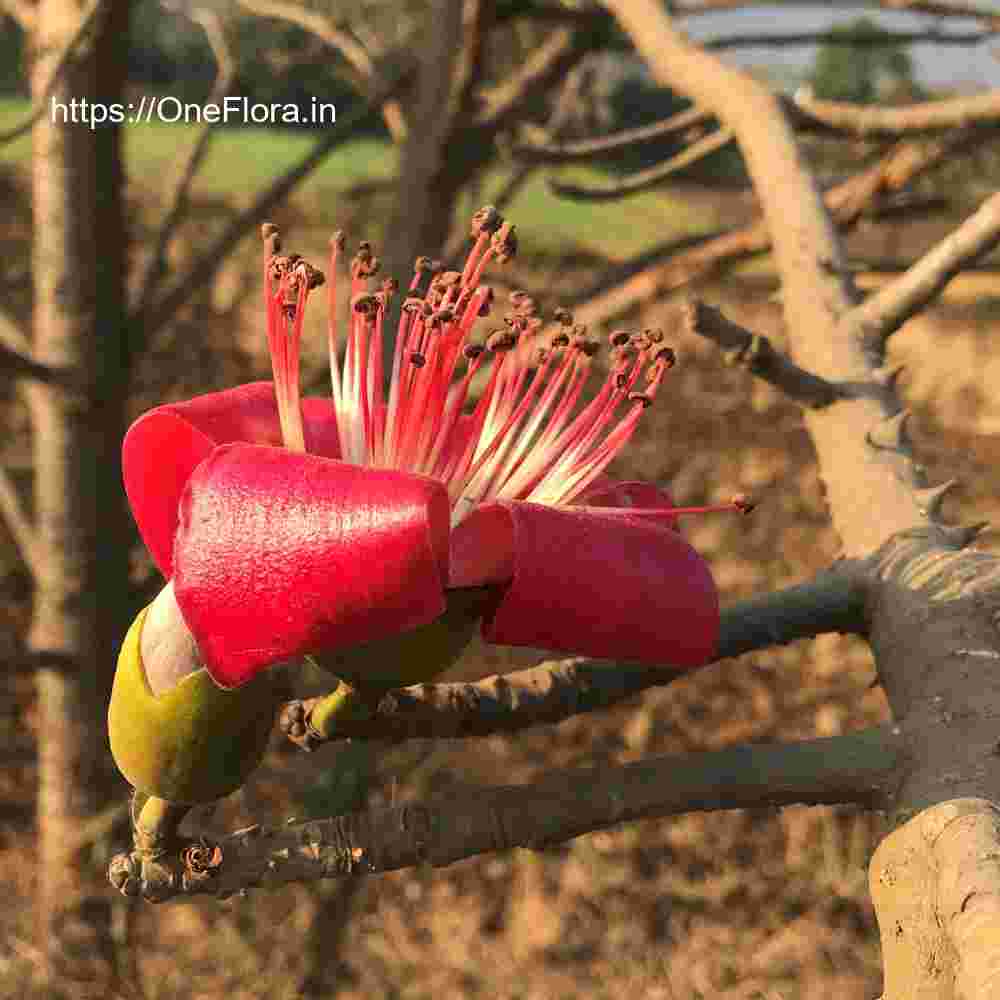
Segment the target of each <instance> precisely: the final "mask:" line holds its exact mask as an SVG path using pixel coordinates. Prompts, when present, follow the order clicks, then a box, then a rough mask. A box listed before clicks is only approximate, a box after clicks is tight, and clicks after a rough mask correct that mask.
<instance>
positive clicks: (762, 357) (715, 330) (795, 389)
mask: <svg viewBox="0 0 1000 1000" xmlns="http://www.w3.org/2000/svg"><path fill="white" fill-rule="evenodd" d="M683 316H684V326H685V327H686V329H687V330H688V331H689V332H690V333H695V334H697V335H698V336H699V337H705V338H706V339H708V340H711V341H713V342H714V343H716V344H718V345H719V346H720V347H721V348H722V349H723V350H725V351H727V352H731V353H732V354H733V355H735V357H736V359H737V360H738V361H740V362H741V363H743V364H745V365H746V366H747V368H748V369H749V370H750V371H751V372H752V373H753V374H754V375H757V376H758V377H759V378H762V379H764V381H765V382H770V383H771V385H773V386H775V387H776V388H778V389H780V390H781V391H782V392H783V393H785V395H786V396H788V397H790V398H791V399H794V400H795V401H796V402H798V403H801V404H802V405H803V406H810V407H813V408H822V407H824V406H829V405H830V404H831V403H833V402H836V400H838V399H840V398H842V396H843V394H842V392H841V390H839V389H838V387H837V386H836V385H834V384H833V383H832V382H828V381H827V380H826V379H825V378H820V377H819V376H818V375H814V374H813V373H812V372H808V371H806V370H805V369H803V368H800V367H799V366H798V365H796V364H795V363H794V362H793V361H792V360H791V359H790V358H788V357H787V356H786V355H784V354H783V353H782V352H781V351H778V350H777V349H776V348H775V347H774V345H773V344H772V343H771V342H770V340H768V339H767V337H764V336H761V335H760V334H756V333H751V332H750V331H749V330H746V329H744V328H743V327H742V326H740V325H739V324H738V323H734V322H733V321H732V320H730V319H727V318H726V317H725V316H723V314H722V313H721V312H720V311H719V310H718V309H714V308H713V307H712V306H710V305H708V304H707V303H705V302H702V301H701V300H699V299H693V300H690V301H688V302H687V303H686V304H685V306H684V310H683Z"/></svg>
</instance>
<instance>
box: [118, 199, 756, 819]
mask: <svg viewBox="0 0 1000 1000" xmlns="http://www.w3.org/2000/svg"><path fill="white" fill-rule="evenodd" d="M472 236H473V239H474V244H473V247H472V249H471V251H470V253H469V255H468V259H467V260H466V262H465V266H464V268H463V270H462V271H461V272H459V271H447V270H444V271H443V270H441V269H440V267H439V266H438V265H436V264H434V263H433V262H431V261H429V260H428V259H426V258H421V259H420V260H418V261H417V264H416V267H415V271H414V274H413V277H412V280H411V281H410V283H409V287H408V289H407V291H406V294H405V296H404V299H403V302H402V307H401V311H400V319H399V322H398V327H397V328H396V330H395V336H394V337H392V338H387V336H386V333H387V323H388V321H387V317H388V316H389V314H390V312H391V311H392V308H391V307H392V297H393V295H394V294H395V292H396V286H395V284H394V283H393V282H392V281H391V280H386V281H384V282H382V283H381V285H380V286H379V287H378V288H377V289H375V290H373V289H372V288H371V287H370V283H371V281H372V279H373V278H374V277H375V275H376V273H377V271H378V260H377V258H376V257H375V255H374V253H373V250H372V248H371V246H370V245H369V244H367V243H362V244H361V247H360V249H359V251H358V252H357V254H356V255H355V256H354V257H353V259H352V260H351V261H350V264H349V268H348V270H349V275H347V276H345V277H343V278H342V277H341V276H340V274H339V272H340V271H341V269H342V266H343V257H344V239H343V237H342V235H340V234H337V235H335V236H334V238H333V239H332V240H331V253H330V262H329V278H328V279H327V280H324V276H323V274H322V273H321V272H319V271H318V270H317V269H315V268H313V267H312V266H310V265H309V264H308V263H306V262H305V261H304V260H303V259H302V258H300V257H298V256H297V255H284V254H282V253H281V247H280V242H279V238H278V234H277V231H276V229H275V228H274V227H273V226H269V225H268V226H265V227H264V239H265V264H264V300H265V308H266V312H267V332H268V343H269V347H270V353H271V360H272V366H273V373H274V381H273V383H272V382H257V383H252V384H248V385H243V386H239V387H237V388H234V389H231V390H227V391H223V392H217V393H211V394H208V395H203V396H198V397H195V398H194V399H190V400H187V401H185V402H181V403H172V404H167V405H163V406H159V407H157V408H155V409H153V410H151V411H150V412H148V413H146V414H144V415H143V416H142V417H140V418H139V419H138V420H137V421H136V422H135V424H134V425H133V426H132V427H131V429H130V430H129V432H128V434H127V436H126V439H125V443H124V450H123V463H124V475H125V485H126V489H127V492H128V496H129V501H130V503H131V506H132V510H133V512H134V514H135V517H136V520H137V522H138V524H139V528H140V531H141V533H142V536H143V538H144V540H145V542H146V544H147V546H148V547H149V549H150V552H151V553H152V555H153V558H154V559H155V560H156V562H157V565H158V566H159V567H160V569H161V570H162V571H163V573H164V575H165V576H166V577H167V578H168V580H169V585H168V587H167V589H166V590H165V591H164V595H163V597H162V600H160V601H158V602H156V603H154V605H153V609H152V614H151V615H150V617H149V619H148V620H149V622H150V623H152V622H159V623H160V624H159V625H158V626H155V627H154V626H153V625H150V626H149V628H150V630H151V632H152V635H151V636H143V634H142V633H143V631H144V624H143V621H144V619H143V617H142V616H141V617H140V620H139V621H137V623H136V626H134V627H133V633H132V634H131V635H130V641H129V642H127V643H126V648H127V649H128V650H131V653H130V659H129V661H128V672H127V673H128V676H129V677H131V682H130V683H131V687H132V688H134V689H136V690H139V691H141V692H144V693H145V695H146V697H147V701H148V705H147V708H148V709H149V710H150V711H152V709H153V708H155V705H156V704H157V702H159V701H162V700H163V699H164V698H170V697H176V696H177V691H176V688H178V687H179V686H180V684H184V683H187V684H192V685H193V684H195V683H197V684H198V685H200V687H199V692H200V693H199V697H200V698H202V699H203V700H207V701H210V702H212V704H213V705H215V704H217V703H222V704H227V705H228V704H230V702H228V701H226V698H227V697H228V698H232V697H234V696H238V695H239V694H240V692H241V691H243V690H244V689H246V690H247V691H248V692H249V691H251V690H255V689H256V687H258V686H260V685H261V681H260V678H261V676H262V675H266V674H267V673H268V668H270V667H272V666H274V665H275V664H279V663H285V662H288V661H295V660H299V659H301V658H303V657H305V656H311V657H313V658H315V659H316V660H318V661H319V662H320V663H321V664H322V665H323V666H325V667H327V668H328V669H330V670H331V671H332V672H334V673H335V674H337V675H338V676H339V677H341V678H343V679H345V680H346V681H347V682H349V684H350V685H353V686H354V687H355V688H356V689H358V690H360V691H362V692H367V693H368V694H369V695H371V696H377V695H379V694H381V693H382V692H384V691H385V690H386V689H387V688H390V687H395V686H400V685H403V684H411V683H416V682H419V681H425V680H428V679H430V678H432V677H433V676H434V675H435V674H437V673H438V672H440V671H441V670H443V669H445V668H446V667H447V666H449V665H450V664H451V663H452V662H453V661H454V660H455V658H456V657H457V656H458V655H459V654H460V652H461V650H462V649H463V648H464V647H465V645H466V644H467V642H468V640H469V639H470V638H471V636H472V634H473V631H474V628H475V627H476V625H479V626H480V627H481V631H482V635H483V637H484V638H485V639H486V640H487V641H489V642H494V643H502V644H507V645H515V646H533V647H542V648H546V649H550V650H555V651H560V652H567V653H580V654H585V655H590V656H596V657H608V658H616V659H619V660H631V661H640V662H645V663H651V664H664V665H668V668H670V667H672V668H675V669H682V668H690V667H694V666H698V665H700V664H702V663H705V662H706V661H707V660H709V659H711V658H712V655H713V653H714V651H715V646H716V641H717V635H718V628H719V607H718V598H717V594H716V589H715V585H714V583H713V580H712V576H711V573H710V571H709V568H708V566H707V565H706V563H705V561H704V560H703V559H702V558H701V556H699V555H698V553H697V552H695V550H694V549H693V548H692V547H691V546H690V545H689V544H688V543H687V542H686V541H685V540H684V539H683V538H682V537H681V535H680V534H679V532H678V531H677V519H678V516H679V515H681V514H684V513H690V512H693V511H694V510H701V511H707V510H739V509H747V507H748V505H747V503H746V502H745V501H743V500H741V499H739V498H738V499H737V500H735V501H733V502H732V503H729V504H721V505H718V506H715V507H706V508H687V509H681V508H676V507H674V506H673V504H672V501H671V498H670V495H669V493H668V492H667V491H666V490H664V489H662V488H659V487H657V486H653V485H650V484H645V483H639V482H614V481H612V480H610V479H609V478H608V477H607V476H606V475H605V469H606V468H607V466H608V465H609V464H610V463H611V462H612V461H613V460H614V458H615V457H616V456H617V455H618V454H619V453H620V452H621V451H622V449H623V448H624V447H625V445H626V444H627V443H628V441H629V439H630V437H631V436H632V434H633V432H634V431H635V428H636V427H637V425H638V424H639V422H640V420H641V419H642V416H643V413H644V411H645V410H646V409H647V408H648V407H649V406H650V405H651V404H652V402H653V400H654V399H655V397H656V395H657V392H658V391H659V389H660V387H661V384H662V382H663V380H664V378H665V377H666V376H667V373H668V371H669V370H670V368H671V367H672V366H673V364H674V353H673V351H672V350H671V349H670V348H669V347H667V346H665V345H664V343H663V336H662V333H660V332H659V331H650V330H647V331H644V332H642V333H637V334H628V333H625V332H623V331H617V332H615V333H613V334H612V335H611V337H610V345H609V350H610V356H609V363H608V371H607V374H606V376H605V377H604V379H603V382H602V383H601V385H600V387H599V389H598V390H597V392H596V394H593V395H591V396H590V397H589V398H587V397H585V395H584V391H585V385H586V383H587V381H588V375H589V374H590V371H591V368H592V366H593V363H594V358H595V355H596V354H597V352H598V349H599V345H598V344H597V343H596V342H595V341H593V340H592V339H590V338H589V337H588V336H587V333H586V331H585V330H584V329H583V328H582V327H579V326H576V325H574V323H573V319H572V316H571V315H570V314H569V313H568V312H567V311H565V310H557V311H556V313H555V315H554V317H553V319H552V321H551V322H549V323H546V322H545V321H544V320H543V319H542V317H541V316H540V315H539V312H538V309H537V307H536V304H535V302H534V301H533V300H532V299H531V298H530V297H528V296H527V295H524V294H523V293H516V292H515V293H513V294H512V295H511V308H510V313H509V315H507V316H506V317H504V320H503V324H502V325H500V326H498V327H495V328H494V329H492V330H490V331H489V332H487V333H485V335H484V336H479V335H478V330H479V328H480V327H481V326H482V325H484V324H483V318H484V317H487V316H489V315H490V313H491V311H492V309H493V293H492V290H491V289H490V288H489V287H488V286H486V285H484V284H483V283H482V277H483V272H484V269H485V268H486V267H487V266H488V265H489V264H490V263H492V262H497V263H502V262H503V261H505V260H507V259H508V258H509V257H511V256H512V255H513V253H514V251H515V236H514V230H513V227H512V226H510V225H509V224H507V223H504V222H503V220H502V219H501V218H500V216H499V215H498V213H497V212H496V211H495V210H494V209H492V208H486V209H483V210H481V211H480V212H478V213H477V214H476V216H475V218H474V221H473V227H472ZM324 284H325V285H326V289H327V293H328V296H329V303H328V339H329V357H330V374H331V380H332V396H331V397H330V398H329V399H320V398H300V389H299V343H300V338H301V335H302V329H303V321H304V317H305V311H306V304H307V300H308V299H309V297H310V295H311V294H312V293H313V292H315V291H316V290H317V289H318V288H320V287H321V286H322V285H324ZM345 286H346V287H345ZM342 312H343V313H346V323H343V322H342V316H341V313H342ZM158 605H159V606H160V607H159V609H158ZM144 615H145V613H144ZM174 631H176V632H177V633H178V634H180V635H181V636H182V637H181V638H166V639H164V638H163V637H162V635H163V633H167V634H168V635H172V634H173V632H174ZM157 648H159V649H160V650H162V651H165V652H162V653H161V654H157V653H156V652H155V650H156V649H157ZM178 650H181V651H182V652H181V653H178ZM123 657H124V653H123ZM153 659H155V660H156V661H157V662H151V660H153ZM119 673H122V666H121V665H120V666H119ZM192 678H196V679H195V680H193V679H192ZM209 679H210V680H209ZM213 681H214V685H215V686H216V690H217V691H218V694H216V695H212V696H211V697H210V694H211V692H210V691H209V687H208V686H206V685H210V684H211V682H213ZM116 686H117V681H116ZM267 697H268V696H267V695H263V696H261V698H262V699H263V702H266V701H267ZM213 698H214V699H216V700H215V701H213V700H212V699H213ZM112 709H114V704H113V705H112ZM213 710H214V709H213ZM205 711H206V712H207V711H208V710H207V709H206V710H205ZM262 711H263V710H262ZM123 712H124V710H123ZM123 712H119V715H122V714H123ZM125 714H127V713H125ZM195 714H197V713H195ZM203 714H204V713H203ZM222 714H223V715H225V713H222ZM263 714H264V715H266V712H263ZM209 724H210V723H206V725H209ZM235 724H236V723H233V725H235ZM137 725H138V724H137ZM192 725H193V723H192ZM128 728H129V727H128V725H127V721H126V724H125V725H124V729H126V730H127V729H128ZM135 728H137V726H134V727H133V729H135ZM189 728H190V727H189ZM258 728H259V727H258ZM255 731H256V730H255ZM130 739H131V740H133V741H135V740H138V738H137V737H135V734H134V733H133V734H132V735H131V736H126V735H122V736H120V738H119V740H118V743H119V747H120V749H116V757H117V758H119V764H120V766H122V770H123V771H124V772H125V774H126V776H128V777H130V780H133V783H138V784H140V786H141V785H142V783H144V784H145V785H146V788H145V790H146V791H147V792H149V793H150V794H156V795H164V797H166V798H170V797H171V796H170V795H169V794H167V792H169V791H171V789H170V788H168V787H167V786H168V785H169V784H170V782H164V781H162V780H160V779H159V778H158V779H156V780H160V787H159V789H156V788H153V787H149V786H151V785H153V784H156V780H154V779H151V778H149V777H148V774H147V773H146V772H148V771H150V765H149V762H148V761H147V763H146V764H144V765H143V766H141V767H140V766H138V765H135V764H134V763H133V765H132V767H131V770H130V768H129V766H128V764H129V761H128V760H125V759H124V758H127V757H128V756H129V752H128V750H127V748H126V744H127V743H128V742H129V740H130ZM112 742H113V744H114V743H115V740H114V738H113V740H112ZM161 742H162V741H161ZM258 742H259V741H258ZM156 752H157V753H160V754H164V753H166V755H167V756H169V755H170V751H164V750H163V748H162V747H160V749H159V750H157V751H156ZM255 752H256V751H255ZM261 752H262V751H261ZM132 756H135V755H134V754H133V755H132ZM257 756H258V757H259V753H258V754H257ZM254 764H256V760H255V761H254ZM189 766H190V765H189V763H188V764H185V767H189ZM144 768H145V771H144ZM183 769H184V768H181V770H183ZM163 770H164V769H163V767H162V765H161V763H160V762H155V764H154V766H152V771H155V772H157V774H159V775H160V776H161V778H162V773H163ZM175 770H176V769H175ZM140 771H143V773H142V774H139V773H138V772H140ZM230 771H231V772H232V780H235V779H236V777H238V776H239V775H237V772H239V773H240V774H242V770H241V767H233V768H230ZM224 783H225V782H223V784H224ZM237 783H238V782H237ZM216 785H218V783H216ZM234 787H235V785H234ZM227 790H230V789H227ZM172 791H173V792H175V793H177V791H178V789H177V788H174V789H172ZM223 794H224V793H223ZM210 797H215V796H214V795H213V796H210ZM182 801H185V800H182Z"/></svg>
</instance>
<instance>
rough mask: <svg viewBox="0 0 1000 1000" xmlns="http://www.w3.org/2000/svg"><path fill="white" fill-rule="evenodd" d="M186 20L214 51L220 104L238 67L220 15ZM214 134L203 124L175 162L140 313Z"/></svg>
mask: <svg viewBox="0 0 1000 1000" xmlns="http://www.w3.org/2000/svg"><path fill="white" fill-rule="evenodd" d="M187 17H188V18H189V19H190V20H191V21H193V22H194V23H195V24H197V25H198V26H199V27H200V28H201V29H202V31H203V32H204V33H205V38H206V39H207V41H208V44H209V46H210V47H211V49H212V55H213V56H214V57H215V66H216V72H215V80H214V82H213V84H212V92H211V94H210V96H209V98H208V100H209V102H210V103H213V104H218V103H220V102H221V101H222V99H223V98H224V97H225V96H226V94H228V93H229V89H230V87H232V84H233V80H234V78H235V76H236V64H235V62H234V61H233V58H232V53H231V52H230V48H229V43H228V42H227V41H226V36H225V32H224V31H223V28H222V23H221V21H220V19H219V16H218V14H216V13H215V12H214V11H211V10H208V9H204V8H193V9H189V10H187ZM214 134H215V126H214V125H213V124H212V123H211V122H209V121H205V122H203V123H202V125H201V127H200V128H199V129H198V131H197V133H196V135H195V137H194V140H193V141H192V142H191V144H190V146H189V147H188V150H187V153H186V155H184V156H182V157H180V158H178V160H177V161H176V166H175V170H174V174H173V183H172V184H171V185H170V189H169V191H168V192H167V195H166V198H165V204H166V206H167V207H166V210H165V211H164V213H163V219H162V221H161V223H160V228H159V230H158V232H157V234H156V239H155V240H154V241H153V249H152V250H151V251H150V255H149V258H148V259H147V261H146V267H145V270H144V272H143V275H142V278H141V279H140V280H139V284H138V289H139V290H138V293H137V295H136V299H135V302H136V305H135V308H136V310H137V311H140V312H141V311H143V310H145V309H146V308H147V307H148V306H149V304H150V302H151V301H152V298H153V295H154V294H155V292H156V289H157V287H158V285H159V283H160V282H161V281H162V279H163V276H164V274H165V272H166V267H165V257H166V252H167V247H168V246H169V245H170V241H171V239H172V238H173V235H174V233H175V232H176V230H177V227H178V226H179V225H180V223H181V220H182V219H183V217H184V214H185V212H186V210H187V205H188V197H189V195H190V193H191V185H192V183H193V182H194V178H195V175H196V174H197V173H198V170H199V169H200V167H201V165H202V163H203V162H204V160H205V156H206V154H207V153H208V147H209V144H210V143H211V141H212V137H213V135H214Z"/></svg>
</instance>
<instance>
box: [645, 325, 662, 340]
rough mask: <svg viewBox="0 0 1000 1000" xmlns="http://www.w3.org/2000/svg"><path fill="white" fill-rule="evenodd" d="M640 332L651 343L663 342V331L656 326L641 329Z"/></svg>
mask: <svg viewBox="0 0 1000 1000" xmlns="http://www.w3.org/2000/svg"><path fill="white" fill-rule="evenodd" d="M642 332H643V333H644V334H645V335H646V336H647V337H649V340H650V342H651V343H653V344H662V343H663V331H662V330H661V329H660V328H659V327H658V326H654V327H652V328H651V329H647V330H643V331H642Z"/></svg>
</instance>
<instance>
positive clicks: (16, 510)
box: [0, 466, 41, 577]
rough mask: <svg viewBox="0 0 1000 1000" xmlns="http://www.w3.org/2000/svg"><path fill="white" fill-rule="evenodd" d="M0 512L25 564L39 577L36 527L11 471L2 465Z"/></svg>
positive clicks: (0, 474)
mask: <svg viewBox="0 0 1000 1000" xmlns="http://www.w3.org/2000/svg"><path fill="white" fill-rule="evenodd" d="M0 514H2V515H3V517H4V520H5V521H6V522H7V527H8V529H9V530H10V533H11V535H12V536H13V538H14V542H15V543H16V545H17V547H18V549H19V550H20V553H21V558H22V559H23V560H24V565H25V566H27V568H28V571H29V572H30V573H31V574H32V576H35V577H37V576H38V573H39V571H40V569H41V566H40V563H39V555H38V543H37V541H36V539H35V528H34V525H33V524H32V523H31V519H30V518H29V517H28V512H27V511H26V510H25V509H24V505H23V504H22V503H21V498H20V497H19V496H18V493H17V487H16V486H15V485H14V481H13V480H12V479H11V476H10V473H9V472H8V471H7V470H6V469H5V468H3V467H2V466H0Z"/></svg>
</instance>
